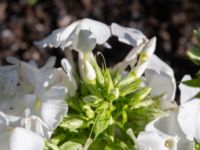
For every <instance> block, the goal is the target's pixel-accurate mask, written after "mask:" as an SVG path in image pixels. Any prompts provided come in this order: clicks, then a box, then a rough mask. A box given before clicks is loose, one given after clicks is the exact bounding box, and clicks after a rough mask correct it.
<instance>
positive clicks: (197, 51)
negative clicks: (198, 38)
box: [187, 47, 200, 65]
mask: <svg viewBox="0 0 200 150" xmlns="http://www.w3.org/2000/svg"><path fill="white" fill-rule="evenodd" d="M187 55H188V57H189V58H190V59H191V60H192V61H193V63H195V64H196V65H200V48H198V47H193V48H192V49H190V50H189V51H187Z"/></svg>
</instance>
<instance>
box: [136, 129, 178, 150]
mask: <svg viewBox="0 0 200 150" xmlns="http://www.w3.org/2000/svg"><path fill="white" fill-rule="evenodd" d="M137 140H138V143H139V145H138V146H139V150H177V142H178V139H177V138H176V137H171V136H167V135H159V134H158V133H157V132H153V131H146V132H141V133H140V134H139V135H138V138H137Z"/></svg>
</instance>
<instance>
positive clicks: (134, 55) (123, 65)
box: [114, 43, 145, 72]
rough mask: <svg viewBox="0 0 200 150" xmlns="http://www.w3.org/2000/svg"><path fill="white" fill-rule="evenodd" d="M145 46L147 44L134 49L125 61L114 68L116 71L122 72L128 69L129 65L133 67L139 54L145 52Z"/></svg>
mask: <svg viewBox="0 0 200 150" xmlns="http://www.w3.org/2000/svg"><path fill="white" fill-rule="evenodd" d="M144 46H145V43H143V44H141V45H138V46H136V47H134V48H133V49H132V50H131V51H130V52H129V53H128V55H127V56H126V57H125V58H124V60H123V61H122V62H120V63H118V64H117V65H115V66H114V70H117V71H118V72H122V71H124V70H125V69H126V67H127V66H128V65H130V66H131V67H133V66H134V65H135V63H136V62H137V56H138V54H139V53H140V52H141V51H142V50H143V48H144Z"/></svg>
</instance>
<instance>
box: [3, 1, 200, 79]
mask: <svg viewBox="0 0 200 150" xmlns="http://www.w3.org/2000/svg"><path fill="white" fill-rule="evenodd" d="M86 17H87V18H92V19H96V20H99V21H102V22H105V23H106V24H111V23H112V22H117V23H119V24H121V25H123V26H130V27H135V28H138V29H140V30H142V31H143V32H144V33H145V34H146V35H147V36H148V37H152V36H156V37H157V38H158V42H157V50H156V54H157V55H159V56H160V57H161V58H162V59H163V60H164V61H166V62H167V63H168V64H170V65H171V66H172V67H173V68H174V70H175V75H176V78H177V79H178V80H180V79H181V78H182V76H183V75H184V74H186V73H188V74H192V75H194V73H195V72H196V71H197V69H198V68H197V66H195V65H193V64H192V63H191V62H190V61H189V60H188V59H187V57H186V51H187V49H188V48H190V47H191V46H192V31H193V29H196V28H198V27H199V26H200V1H199V0H15V1H14V0H7V1H0V64H5V57H6V56H16V57H19V58H20V59H23V60H26V61H28V60H30V59H34V60H36V61H37V63H38V64H39V65H42V64H43V63H44V62H45V61H46V60H47V59H48V57H49V56H50V55H55V56H57V59H58V60H57V62H58V64H57V65H59V60H60V59H61V58H62V57H63V56H64V55H63V53H62V51H61V50H58V49H52V50H39V49H38V48H37V47H35V46H34V45H33V41H35V40H39V39H41V38H43V37H45V36H46V35H47V34H49V33H50V32H51V31H52V30H53V29H56V28H58V27H63V26H67V25H69V24H70V23H71V22H73V21H75V20H77V19H81V18H86ZM110 41H111V43H112V45H113V50H104V54H105V57H106V59H107V60H109V61H108V65H109V64H110V65H112V64H113V63H115V62H116V61H119V60H120V59H122V58H123V57H124V56H125V54H126V53H127V52H128V49H129V47H127V46H125V45H123V44H116V43H117V42H116V39H111V40H110Z"/></svg>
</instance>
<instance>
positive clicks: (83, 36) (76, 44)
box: [72, 30, 96, 53]
mask: <svg viewBox="0 0 200 150" xmlns="http://www.w3.org/2000/svg"><path fill="white" fill-rule="evenodd" d="M95 46H96V38H95V36H94V35H93V33H92V32H91V31H88V30H80V31H78V33H77V35H76V36H75V38H74V41H73V46H72V48H73V49H75V50H77V51H80V52H84V53H85V52H90V51H92V50H93V49H94V48H95Z"/></svg>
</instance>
